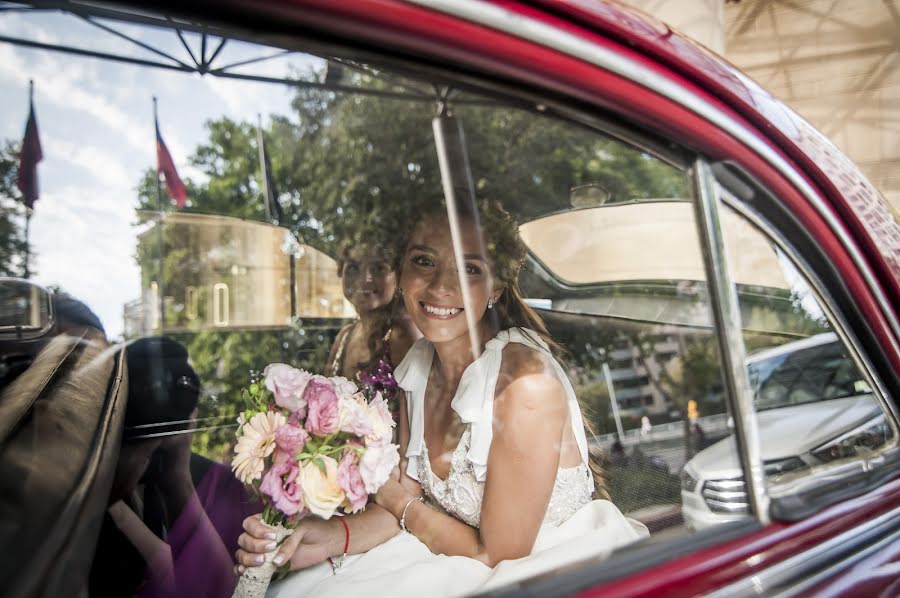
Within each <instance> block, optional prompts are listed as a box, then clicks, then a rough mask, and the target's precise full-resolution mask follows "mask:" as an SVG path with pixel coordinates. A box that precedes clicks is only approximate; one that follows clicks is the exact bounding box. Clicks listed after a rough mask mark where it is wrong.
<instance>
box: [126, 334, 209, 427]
mask: <svg viewBox="0 0 900 598" xmlns="http://www.w3.org/2000/svg"><path fill="white" fill-rule="evenodd" d="M125 361H126V363H127V365H128V406H127V407H126V409H125V437H126V439H129V438H132V437H134V436H139V435H140V434H141V432H144V433H146V432H147V430H142V429H135V426H142V425H147V424H161V423H166V422H183V421H184V420H186V419H188V418H189V417H190V414H191V412H192V411H193V410H194V408H195V407H196V406H197V401H198V400H199V397H200V378H199V377H198V376H197V373H196V372H195V371H194V368H192V367H191V365H190V363H188V352H187V349H186V348H185V346H184V345H182V344H181V343H179V342H178V341H175V340H173V339H171V338H169V337H165V336H155V337H145V338H141V339H138V340H136V341H134V342H132V343H130V344H128V346H127V347H126V348H125ZM173 426H174V428H177V429H180V428H185V427H186V426H185V425H184V424H173ZM171 429H172V428H171V427H160V428H159V429H156V428H154V429H153V430H152V432H156V431H160V432H162V431H168V430H171Z"/></svg>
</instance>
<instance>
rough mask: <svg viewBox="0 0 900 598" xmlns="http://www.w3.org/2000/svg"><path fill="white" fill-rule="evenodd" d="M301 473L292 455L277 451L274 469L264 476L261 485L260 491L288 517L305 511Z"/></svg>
mask: <svg viewBox="0 0 900 598" xmlns="http://www.w3.org/2000/svg"><path fill="white" fill-rule="evenodd" d="M299 473H300V465H299V464H298V463H297V460H296V459H294V458H292V457H291V455H290V454H288V453H286V452H284V451H282V450H280V449H276V451H275V457H274V462H273V464H272V467H271V468H270V469H269V471H268V473H266V475H264V476H263V479H262V483H261V484H260V485H259V491H260V492H262V493H263V494H265V495H267V496H270V497H271V498H272V504H273V505H275V508H276V509H278V510H279V511H281V512H282V513H284V514H285V515H287V516H288V517H293V516H294V515H296V514H298V513H301V512H302V511H305V504H304V502H303V489H302V488H301V487H300V481H299V480H298V479H297V476H298V475H299Z"/></svg>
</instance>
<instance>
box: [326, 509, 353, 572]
mask: <svg viewBox="0 0 900 598" xmlns="http://www.w3.org/2000/svg"><path fill="white" fill-rule="evenodd" d="M338 521H340V522H341V525H343V526H344V533H345V534H346V536H345V537H344V554H342V555H341V560H340V561H338V563H337V565H335V564H334V561H333V560H332V558H331V557H328V562H329V563H330V564H331V572H332V573H334V574H335V575H337V570H338V569H340V568H341V566H342V565H343V564H344V559H345V558H347V550H349V549H350V526H349V525H347V522H346V521H344V518H343V517H338Z"/></svg>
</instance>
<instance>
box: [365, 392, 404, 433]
mask: <svg viewBox="0 0 900 598" xmlns="http://www.w3.org/2000/svg"><path fill="white" fill-rule="evenodd" d="M369 423H370V424H371V425H372V431H371V432H370V433H369V434H366V446H380V445H385V444H389V443H390V442H391V440H392V439H393V436H394V426H395V425H397V424H396V423H395V422H394V418H393V417H391V411H390V409H388V405H387V401H385V400H384V397H382V396H381V393H380V392H379V393H376V394H375V398H374V399H372V401H371V402H370V403H369Z"/></svg>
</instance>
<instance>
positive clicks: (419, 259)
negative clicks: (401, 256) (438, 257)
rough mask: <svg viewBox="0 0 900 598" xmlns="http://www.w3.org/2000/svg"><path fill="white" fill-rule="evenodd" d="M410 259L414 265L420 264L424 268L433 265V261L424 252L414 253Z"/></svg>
mask: <svg viewBox="0 0 900 598" xmlns="http://www.w3.org/2000/svg"><path fill="white" fill-rule="evenodd" d="M410 261H412V263H414V264H415V265H417V266H422V267H424V268H427V267H430V266H434V261H432V259H431V258H430V257H428V256H427V255H424V254H420V255H414V256H413V257H412V259H411V260H410Z"/></svg>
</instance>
